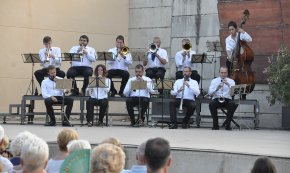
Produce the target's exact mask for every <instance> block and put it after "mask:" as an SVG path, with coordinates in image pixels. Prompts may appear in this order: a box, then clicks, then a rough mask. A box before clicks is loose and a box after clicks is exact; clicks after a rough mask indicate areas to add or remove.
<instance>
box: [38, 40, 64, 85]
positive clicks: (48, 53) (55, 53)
mask: <svg viewBox="0 0 290 173" xmlns="http://www.w3.org/2000/svg"><path fill="white" fill-rule="evenodd" d="M43 45H44V48H42V49H40V50H39V57H40V60H41V64H40V65H41V66H42V67H43V68H42V69H40V70H37V71H35V72H34V76H35V78H36V80H37V82H38V83H39V85H41V82H42V81H43V79H44V77H45V76H46V75H47V67H48V66H49V65H54V66H55V67H56V76H59V77H61V78H64V77H65V72H63V71H61V70H60V69H59V67H60V66H61V51H60V48H59V47H52V40H51V37H50V36H45V37H44V38H43Z"/></svg>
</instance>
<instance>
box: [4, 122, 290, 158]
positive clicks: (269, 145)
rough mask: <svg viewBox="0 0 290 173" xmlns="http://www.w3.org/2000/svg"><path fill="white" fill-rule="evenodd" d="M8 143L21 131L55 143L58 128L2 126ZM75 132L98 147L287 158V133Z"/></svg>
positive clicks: (118, 129)
mask: <svg viewBox="0 0 290 173" xmlns="http://www.w3.org/2000/svg"><path fill="white" fill-rule="evenodd" d="M2 126H3V127H4V129H5V131H6V134H7V136H8V137H9V139H13V138H15V136H16V135H17V134H18V133H20V132H22V131H25V130H27V131H30V132H32V133H34V134H36V135H38V136H39V137H41V138H43V139H44V140H46V141H47V142H55V141H56V137H57V134H58V133H59V132H60V130H61V129H63V127H62V126H60V125H58V126H56V127H45V126H43V125H18V124H17V125H16V124H2ZM70 128H73V129H75V130H76V131H77V132H78V133H79V135H80V138H81V139H86V140H88V141H89V142H90V143H91V144H98V143H99V142H101V141H102V140H103V139H105V138H108V137H116V138H118V139H120V141H121V142H122V143H123V144H124V145H139V144H140V143H142V142H143V141H145V140H147V139H149V138H154V137H163V138H165V139H167V140H168V141H169V142H170V145H171V147H173V148H180V149H183V150H195V151H214V152H224V153H238V154H250V155H266V156H274V157H283V158H290V131H282V130H246V129H244V130H237V129H234V130H232V131H226V130H224V129H221V130H218V131H213V130H211V129H209V128H190V129H172V130H171V129H168V128H167V127H166V128H163V129H162V128H160V127H156V128H149V127H141V128H133V127H127V126H112V127H103V128H102V127H80V126H79V125H76V126H74V127H70Z"/></svg>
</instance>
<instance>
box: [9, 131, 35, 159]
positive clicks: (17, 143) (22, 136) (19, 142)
mask: <svg viewBox="0 0 290 173" xmlns="http://www.w3.org/2000/svg"><path fill="white" fill-rule="evenodd" d="M33 138H35V135H33V134H32V133H30V132H28V131H24V132H21V133H19V134H18V135H17V136H16V137H15V139H14V140H13V141H12V142H11V145H10V149H11V152H12V154H13V156H14V157H16V156H20V155H21V149H22V147H23V145H24V143H26V142H27V141H30V140H31V139H33Z"/></svg>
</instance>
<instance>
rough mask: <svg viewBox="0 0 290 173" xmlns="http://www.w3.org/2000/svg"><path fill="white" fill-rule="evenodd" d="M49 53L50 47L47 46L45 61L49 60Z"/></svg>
mask: <svg viewBox="0 0 290 173" xmlns="http://www.w3.org/2000/svg"><path fill="white" fill-rule="evenodd" d="M50 54H51V52H50V48H47V49H46V61H47V62H49V58H50Z"/></svg>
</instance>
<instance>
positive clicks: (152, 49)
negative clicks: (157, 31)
mask: <svg viewBox="0 0 290 173" xmlns="http://www.w3.org/2000/svg"><path fill="white" fill-rule="evenodd" d="M157 51H158V47H157V45H156V44H155V43H151V44H149V53H156V52H157Z"/></svg>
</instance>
